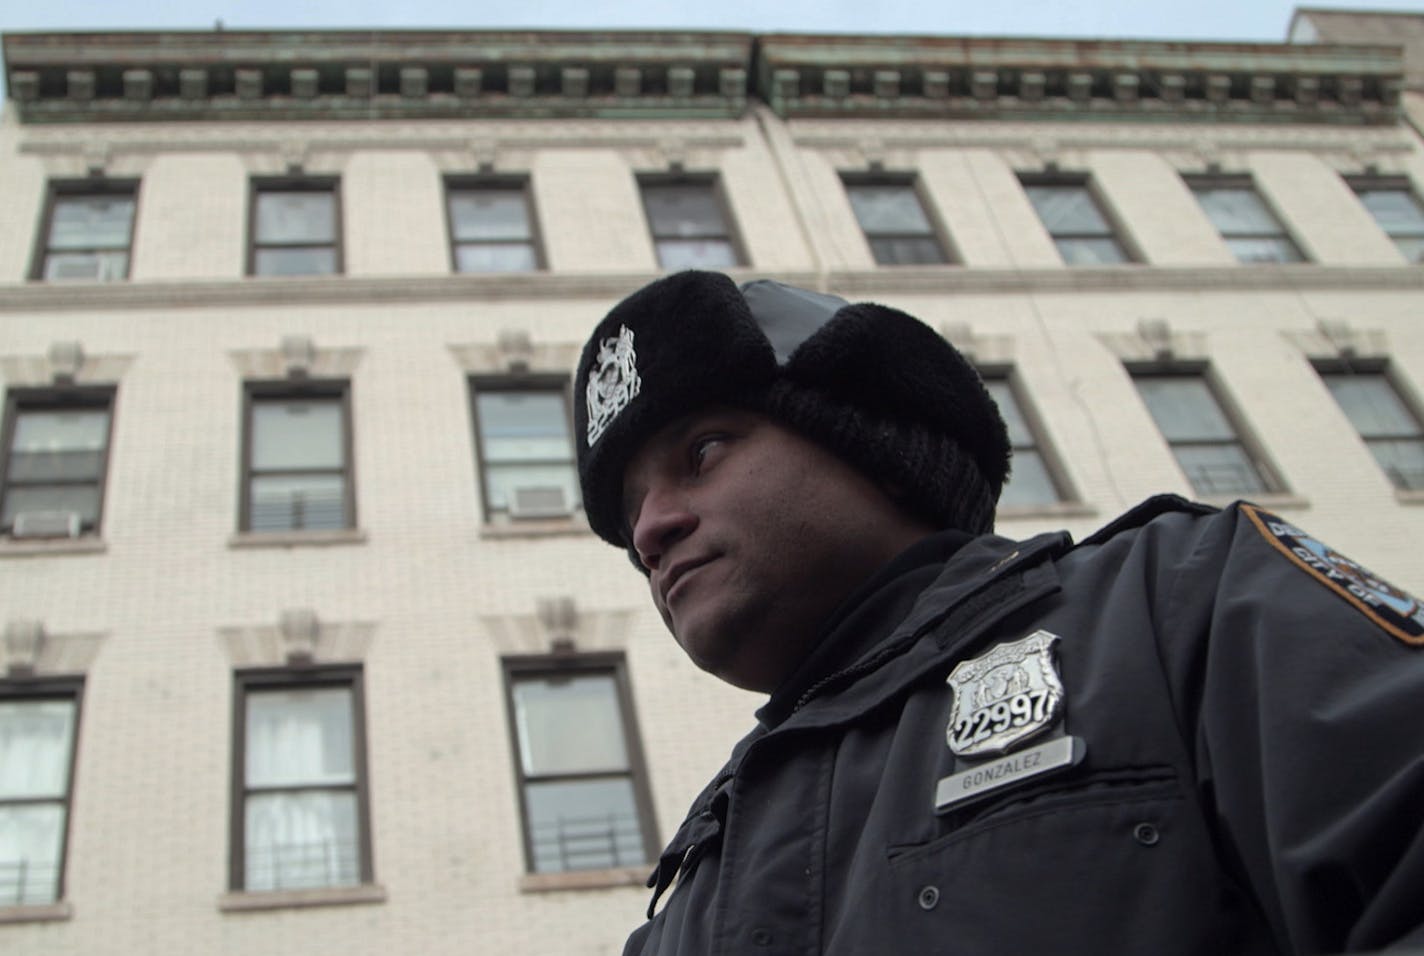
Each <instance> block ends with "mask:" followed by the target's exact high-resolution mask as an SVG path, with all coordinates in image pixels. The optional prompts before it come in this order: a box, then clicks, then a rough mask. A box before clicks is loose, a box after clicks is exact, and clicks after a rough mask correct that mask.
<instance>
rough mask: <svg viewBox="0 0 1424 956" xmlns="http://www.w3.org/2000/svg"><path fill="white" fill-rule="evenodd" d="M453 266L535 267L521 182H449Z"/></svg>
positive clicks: (471, 268) (470, 269)
mask: <svg viewBox="0 0 1424 956" xmlns="http://www.w3.org/2000/svg"><path fill="white" fill-rule="evenodd" d="M445 200H446V208H447V210H448V211H449V215H450V244H451V248H452V254H453V256H454V262H455V271H456V272H534V271H536V270H537V269H539V267H540V264H539V250H538V247H537V245H536V244H535V242H534V231H533V228H532V226H531V225H530V219H531V218H532V217H531V216H530V212H529V205H530V204H529V194H528V192H527V190H526V189H525V187H524V185H523V184H522V183H504V184H500V183H488V182H487V183H469V184H459V183H456V182H452V183H450V184H449V185H448V186H447V189H446V193H445Z"/></svg>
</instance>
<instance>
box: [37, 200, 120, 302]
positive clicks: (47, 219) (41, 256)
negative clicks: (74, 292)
mask: <svg viewBox="0 0 1424 956" xmlns="http://www.w3.org/2000/svg"><path fill="white" fill-rule="evenodd" d="M139 182H140V181H139V180H137V179H109V178H107V177H103V176H95V177H91V178H89V179H52V180H50V181H49V183H48V185H47V186H46V188H45V201H44V206H43V207H42V209H41V211H40V222H39V228H38V229H36V230H35V247H34V252H33V254H32V255H31V258H30V273H29V278H30V279H31V281H34V282H70V281H96V282H128V281H129V280H130V278H131V277H132V275H133V249H134V236H135V235H136V234H137V232H138V199H139ZM84 196H128V197H129V198H131V199H133V204H134V211H133V215H132V216H130V217H129V234H128V243H127V244H126V245H125V246H124V253H125V255H126V256H127V259H128V261H127V265H126V266H125V268H124V274H123V276H121V277H120V278H118V279H95V280H69V279H46V278H45V266H46V265H47V263H48V261H49V257H50V254H51V249H50V233H51V231H52V230H53V229H54V210H55V207H56V206H57V205H58V204H59V201H60V200H61V199H68V198H74V197H84ZM78 251H110V252H112V251H115V250H112V249H108V250H103V249H100V248H99V247H91V248H89V249H84V250H78Z"/></svg>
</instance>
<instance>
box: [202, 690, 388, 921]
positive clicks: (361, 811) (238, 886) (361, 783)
mask: <svg viewBox="0 0 1424 956" xmlns="http://www.w3.org/2000/svg"><path fill="white" fill-rule="evenodd" d="M232 687H233V696H232V700H233V705H232V706H233V709H232V782H231V789H230V794H229V805H230V806H231V808H232V812H231V819H230V820H229V821H228V824H229V825H228V840H229V843H228V848H229V852H228V888H229V889H230V890H231V891H232V892H234V893H289V892H294V891H311V890H315V891H321V890H330V889H339V888H342V887H344V886H346V884H336V885H330V886H322V887H315V886H312V887H300V888H298V887H290V888H286V889H284V888H281V887H277V888H274V889H270V890H266V889H263V890H252V889H248V888H247V885H246V882H247V881H246V875H247V798H248V796H249V795H250V794H249V792H250V790H251V788H249V787H248V786H247V700H248V695H249V694H250V693H252V692H253V691H257V692H261V691H264V690H302V689H324V688H345V689H349V690H350V692H351V748H352V750H353V753H352V765H353V769H354V771H355V776H356V783H355V785H354V787H353V788H351V789H354V791H355V795H356V818H357V819H356V829H357V849H358V851H359V853H360V859H359V860H358V867H357V869H358V870H359V877H360V879H359V882H358V883H357V884H356V885H358V886H371V885H373V884H374V883H375V860H374V858H373V855H372V851H373V845H372V840H371V808H370V790H371V775H370V765H369V762H368V760H367V757H366V747H367V738H366V695H365V674H364V671H363V668H362V667H361V666H360V665H359V664H355V665H353V664H342V665H311V666H303V667H280V668H274V667H259V668H243V669H241V670H237V671H234V672H233V684H232ZM297 789H303V788H301V787H280V788H266V789H264V790H259V791H258V792H272V791H274V790H283V791H292V790H297ZM306 789H324V790H332V789H337V788H334V787H321V786H317V785H307V787H306ZM341 789H346V788H341Z"/></svg>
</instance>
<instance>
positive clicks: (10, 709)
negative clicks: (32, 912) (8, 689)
mask: <svg viewBox="0 0 1424 956" xmlns="http://www.w3.org/2000/svg"><path fill="white" fill-rule="evenodd" d="M75 709H76V706H75V700H74V698H73V697H67V698H32V699H0V906H8V905H35V904H44V903H53V902H55V901H56V900H57V899H59V894H60V877H61V874H62V871H63V865H64V831H65V819H66V816H67V814H68V808H69V781H70V774H69V768H70V764H71V763H72V762H73V752H74V718H75Z"/></svg>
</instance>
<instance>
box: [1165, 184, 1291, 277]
mask: <svg viewBox="0 0 1424 956" xmlns="http://www.w3.org/2000/svg"><path fill="white" fill-rule="evenodd" d="M1192 192H1193V193H1195V194H1196V197H1197V202H1199V203H1200V204H1201V207H1202V211H1203V212H1205V213H1206V216H1207V218H1208V219H1210V220H1211V224H1212V225H1213V226H1215V227H1216V231H1217V232H1219V233H1221V238H1222V239H1223V240H1224V241H1225V242H1226V245H1227V246H1228V247H1229V248H1230V249H1231V251H1232V253H1233V254H1235V256H1236V260H1237V261H1238V262H1243V263H1259V262H1301V261H1303V260H1304V259H1305V257H1304V256H1303V255H1301V252H1300V249H1299V248H1298V247H1297V246H1296V244H1295V242H1294V240H1292V239H1291V237H1290V236H1289V235H1288V234H1287V233H1286V230H1285V227H1284V226H1282V225H1281V223H1280V220H1278V219H1277V218H1276V217H1275V215H1274V214H1273V213H1272V212H1271V211H1270V210H1269V209H1267V208H1266V204H1265V203H1264V202H1263V201H1262V200H1261V197H1260V195H1259V194H1257V192H1256V190H1255V189H1254V188H1253V187H1251V186H1227V185H1211V184H1197V185H1194V186H1193V187H1192Z"/></svg>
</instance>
